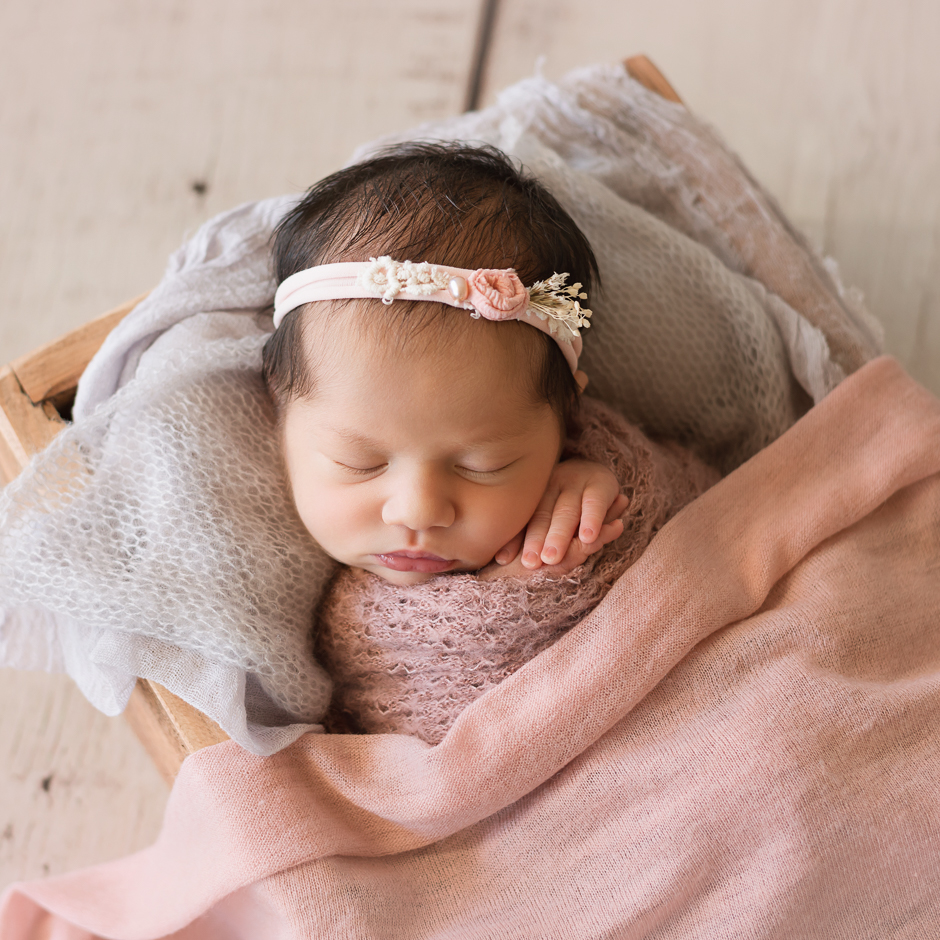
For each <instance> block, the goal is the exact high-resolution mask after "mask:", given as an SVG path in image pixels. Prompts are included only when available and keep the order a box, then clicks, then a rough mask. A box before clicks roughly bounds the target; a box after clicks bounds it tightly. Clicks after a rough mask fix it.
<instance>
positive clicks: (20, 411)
mask: <svg viewBox="0 0 940 940" xmlns="http://www.w3.org/2000/svg"><path fill="white" fill-rule="evenodd" d="M0 413H2V417H0V447H2V448H3V451H2V453H0V467H3V469H4V473H5V475H8V476H9V478H10V479H12V477H13V476H16V474H18V473H19V472H20V470H22V469H23V467H25V466H26V463H27V461H28V460H29V458H30V457H32V456H33V454H37V453H39V451H41V450H42V449H43V448H44V447H45V446H46V445H47V444H48V443H49V442H50V441H51V440H52V439H53V438H54V437H55V436H56V434H58V433H59V431H60V430H61V429H62V428H63V427H64V424H63V421H62V419H61V418H59V416H58V415H57V414H56V413H55V410H54V409H51V408H47V407H44V406H43V404H42V403H39V404H34V403H33V402H32V401H30V399H29V396H28V395H27V394H26V392H25V391H23V387H22V386H21V385H20V383H19V380H18V379H17V377H16V375H15V374H14V372H13V370H12V369H11V368H10V367H9V366H3V367H2V368H0ZM11 470H15V472H14V473H9V471H11Z"/></svg>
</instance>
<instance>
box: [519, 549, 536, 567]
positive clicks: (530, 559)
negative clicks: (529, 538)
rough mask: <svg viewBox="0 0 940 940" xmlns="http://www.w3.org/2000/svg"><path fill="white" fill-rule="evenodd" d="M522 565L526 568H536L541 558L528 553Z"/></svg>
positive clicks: (524, 556)
mask: <svg viewBox="0 0 940 940" xmlns="http://www.w3.org/2000/svg"><path fill="white" fill-rule="evenodd" d="M522 563H523V564H524V565H525V566H526V568H535V567H536V565H538V563H539V556H538V555H537V554H536V553H535V552H532V551H529V552H526V553H525V555H523V556H522Z"/></svg>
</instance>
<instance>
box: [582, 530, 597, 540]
mask: <svg viewBox="0 0 940 940" xmlns="http://www.w3.org/2000/svg"><path fill="white" fill-rule="evenodd" d="M581 541H582V542H587V543H588V544H590V543H591V542H593V541H594V530H593V529H582V530H581Z"/></svg>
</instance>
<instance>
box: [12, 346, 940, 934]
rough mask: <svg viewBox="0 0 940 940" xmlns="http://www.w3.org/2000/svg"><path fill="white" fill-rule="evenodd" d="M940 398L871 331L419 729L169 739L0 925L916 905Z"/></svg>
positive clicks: (531, 916) (675, 929) (936, 849)
mask: <svg viewBox="0 0 940 940" xmlns="http://www.w3.org/2000/svg"><path fill="white" fill-rule="evenodd" d="M938 474H940V402H938V401H937V400H936V399H935V398H933V397H932V396H931V395H930V394H929V393H928V392H926V391H925V390H923V389H922V388H920V387H919V386H917V385H916V384H915V383H914V382H913V381H912V380H911V379H909V378H908V377H907V376H906V375H905V374H904V372H903V370H902V369H901V368H900V366H898V364H897V363H896V362H894V361H893V360H891V359H889V358H887V357H882V358H880V359H876V360H874V361H873V362H871V363H869V364H868V365H866V366H864V367H862V368H861V369H860V370H859V371H858V372H857V373H855V374H854V375H852V376H851V377H850V378H848V379H847V380H846V381H845V382H844V383H843V384H842V385H840V386H839V388H837V389H836V391H834V392H833V393H832V394H831V395H830V396H829V397H828V398H826V399H825V400H824V401H823V402H822V403H821V404H819V405H818V406H817V407H815V408H814V409H812V410H811V411H810V412H809V414H807V415H806V416H805V417H804V418H803V419H802V420H801V421H799V422H798V423H797V424H796V425H795V426H794V427H793V428H792V429H791V430H790V431H788V432H787V433H786V434H784V435H783V437H782V438H780V439H779V440H778V441H776V442H775V443H774V444H772V445H771V446H769V447H768V448H766V449H765V450H763V451H762V452H761V453H759V454H758V455H757V456H756V457H754V458H753V459H752V460H750V461H748V462H747V463H746V464H744V465H743V466H742V467H740V468H739V469H738V470H736V471H735V472H734V473H732V474H730V475H729V476H728V477H726V478H725V479H724V480H722V481H721V482H720V483H718V484H717V485H716V486H714V487H712V488H711V489H710V490H708V492H706V493H705V494H704V495H702V496H701V497H699V498H698V499H697V500H695V501H694V502H693V503H691V504H690V505H689V506H687V507H686V508H685V509H683V510H682V511H681V512H680V513H679V514H678V515H676V516H675V517H674V518H673V519H672V520H671V521H670V522H669V523H668V524H667V525H666V526H664V527H663V529H661V530H660V532H659V533H658V534H657V535H656V537H655V538H654V539H653V541H652V542H651V544H650V546H649V548H648V549H647V551H646V552H645V554H644V555H643V556H642V557H641V558H640V560H639V561H638V562H637V563H636V564H635V565H633V566H632V567H631V568H630V569H629V570H628V571H627V572H626V573H625V574H624V575H623V576H622V577H621V578H620V579H619V580H618V581H617V583H616V584H615V585H614V587H613V589H612V590H611V591H610V593H609V594H608V595H607V597H606V598H605V600H604V601H603V602H602V603H601V604H600V605H599V606H598V607H597V608H596V610H595V611H594V613H593V614H591V615H590V616H589V617H587V618H586V619H585V620H584V621H582V622H581V623H580V624H579V625H578V626H577V627H575V628H574V629H573V630H571V631H570V632H569V633H567V634H566V635H565V636H564V637H562V638H561V639H560V640H559V641H558V642H557V643H556V644H555V645H553V646H552V647H550V648H549V649H547V650H545V651H544V652H542V653H541V654H539V655H538V656H537V657H536V658H535V659H533V660H532V661H531V662H529V663H528V664H526V665H525V666H523V667H522V668H521V669H519V670H518V671H517V672H516V673H514V674H513V675H512V676H511V677H509V678H508V679H507V680H505V681H504V682H503V683H501V684H500V685H498V686H497V687H496V688H494V689H492V690H491V691H489V692H487V693H486V694H485V695H483V696H482V697H481V698H479V699H478V700H476V701H475V702H474V703H473V704H472V705H471V706H470V707H469V708H468V709H467V710H466V711H464V712H463V713H462V714H461V716H460V717H459V718H458V719H457V721H456V723H455V724H454V725H453V727H452V728H451V730H450V731H449V732H448V734H447V736H446V737H445V738H444V740H443V741H442V742H441V743H440V744H438V745H436V746H434V747H430V746H428V745H426V744H424V743H422V742H421V741H418V740H417V739H414V738H409V737H405V736H398V735H368V736H345V735H329V736H323V735H320V736H314V735H308V736H306V737H304V738H302V739H300V740H299V741H298V742H296V743H295V744H294V745H293V746H291V747H290V748H287V749H286V750H284V751H282V752H280V753H278V754H276V755H274V756H273V757H269V758H258V757H254V756H252V755H250V754H248V753H246V752H245V751H243V750H241V749H240V748H239V747H238V746H236V745H234V744H232V743H230V742H229V743H226V744H222V745H218V746H216V747H212V748H209V749H207V750H204V751H201V752H199V753H198V754H196V755H194V756H193V757H191V758H189V759H188V760H187V761H186V763H185V764H184V766H183V769H182V771H181V773H180V776H179V778H178V780H177V783H176V786H175V787H174V790H173V793H172V795H171V798H170V803H169V806H168V809H167V815H166V820H165V823H164V827H163V830H162V832H161V835H160V837H159V839H158V841H157V843H156V844H155V845H154V846H153V847H151V848H150V849H147V850H145V851H144V852H141V853H138V854H137V855H134V856H131V857H129V858H125V859H121V860H118V861H116V862H113V863H109V864H105V865H101V866H98V867H96V868H91V869H88V870H85V871H81V872H76V873H74V874H70V875H64V876H60V877H56V878H50V879H48V880H45V881H39V882H31V883H27V884H21V885H16V886H14V887H13V888H12V889H10V890H9V891H8V892H7V894H6V895H5V896H4V901H3V907H2V914H0V928H2V929H0V936H2V938H3V940H26V938H29V940H36V938H40V937H42V938H54V940H65V938H68V940H78V938H83V940H85V938H90V937H117V938H127V940H130V938H157V937H168V936H174V937H179V938H185V940H197V938H198V940H202V938H246V940H247V938H251V940H258V938H264V940H279V938H284V940H288V938H290V940H299V938H314V937H324V938H325V937H330V938H346V937H349V938H352V937H356V938H383V940H389V938H402V940H404V938H410V940H413V938H419V937H420V938H432V937H433V938H443V937H448V938H455V937H459V938H477V937H479V938H492V937H500V938H523V937H524V938H539V940H544V938H556V937H557V938H565V940H572V938H575V940H577V938H599V937H616V938H648V937H670V938H701V937H716V938H717V937H721V938H725V937H780V938H795V937H799V938H805V937H819V938H827V940H831V938H841V937H845V938H852V940H859V938H866V937H870V938H876V937H877V938H885V937H933V936H936V935H937V930H938V924H940V746H938V738H937V729H938V727H940V476H938Z"/></svg>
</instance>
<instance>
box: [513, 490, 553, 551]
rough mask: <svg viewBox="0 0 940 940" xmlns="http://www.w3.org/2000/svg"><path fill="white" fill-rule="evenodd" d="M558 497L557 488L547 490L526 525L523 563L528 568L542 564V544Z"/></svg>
mask: <svg viewBox="0 0 940 940" xmlns="http://www.w3.org/2000/svg"><path fill="white" fill-rule="evenodd" d="M557 498H558V492H557V490H549V491H547V492H546V493H545V495H544V496H543V497H542V500H541V502H540V503H539V504H538V506H537V507H536V509H535V512H534V513H532V518H531V519H530V520H529V524H528V525H527V526H526V529H525V544H524V545H523V546H522V564H523V565H525V566H526V568H531V569H535V568H540V567H541V566H542V557H541V556H542V546H543V545H544V544H545V536H546V535H548V530H549V528H550V527H551V524H552V512H553V511H554V509H555V500H556V499H557Z"/></svg>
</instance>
